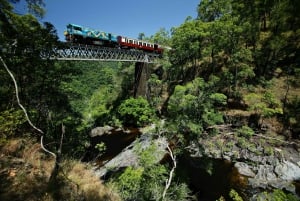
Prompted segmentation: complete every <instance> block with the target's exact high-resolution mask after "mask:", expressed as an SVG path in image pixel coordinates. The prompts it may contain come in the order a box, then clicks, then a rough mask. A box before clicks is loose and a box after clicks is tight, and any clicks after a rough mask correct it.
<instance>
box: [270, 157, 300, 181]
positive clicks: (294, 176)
mask: <svg viewBox="0 0 300 201" xmlns="http://www.w3.org/2000/svg"><path fill="white" fill-rule="evenodd" d="M275 173H276V174H277V175H278V177H279V178H281V179H283V180H288V181H293V180H299V179H300V167H299V166H298V165H296V164H294V163H291V162H289V161H283V162H282V163H280V164H279V165H277V166H276V167H275Z"/></svg>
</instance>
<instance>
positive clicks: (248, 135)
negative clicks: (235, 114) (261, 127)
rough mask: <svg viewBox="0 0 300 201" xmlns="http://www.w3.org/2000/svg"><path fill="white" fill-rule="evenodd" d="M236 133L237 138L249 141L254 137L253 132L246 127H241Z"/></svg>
mask: <svg viewBox="0 0 300 201" xmlns="http://www.w3.org/2000/svg"><path fill="white" fill-rule="evenodd" d="M237 133H238V135H239V136H241V137H245V138H247V139H250V138H251V137H252V136H253V135H254V131H253V130H252V128H250V127H248V126H242V127H241V128H239V129H237Z"/></svg>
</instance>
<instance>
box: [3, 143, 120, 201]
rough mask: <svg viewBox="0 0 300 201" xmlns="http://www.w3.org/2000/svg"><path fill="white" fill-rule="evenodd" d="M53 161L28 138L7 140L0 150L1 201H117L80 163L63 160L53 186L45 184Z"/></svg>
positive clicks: (116, 197)
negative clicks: (60, 171)
mask: <svg viewBox="0 0 300 201" xmlns="http://www.w3.org/2000/svg"><path fill="white" fill-rule="evenodd" d="M54 162H55V161H54V159H53V157H51V156H49V155H46V154H45V153H44V152H43V151H42V150H41V149H40V145H39V143H36V142H34V141H32V140H29V139H26V140H24V139H12V140H9V141H8V142H7V143H6V144H5V145H4V146H3V147H2V148H1V150H0V200H2V201H6V200H9V201H11V200H22V201H54V200H73V201H77V200H78V201H79V200H80V201H82V200H86V201H96V200H97V201H118V200H120V199H119V197H118V196H117V195H116V194H114V193H113V192H112V191H111V190H110V189H109V188H108V187H106V186H105V185H103V184H102V183H101V181H100V179H99V178H97V177H96V176H95V175H94V174H93V172H92V170H90V169H89V167H88V166H87V165H85V164H83V163H81V162H79V161H74V160H73V161H68V160H65V161H64V162H63V163H62V164H61V168H62V173H61V174H60V175H59V177H58V182H57V183H56V184H55V186H53V185H52V184H50V183H49V182H48V181H49V177H50V174H51V171H52V169H53V167H54Z"/></svg>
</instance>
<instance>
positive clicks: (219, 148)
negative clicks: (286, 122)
mask: <svg viewBox="0 0 300 201" xmlns="http://www.w3.org/2000/svg"><path fill="white" fill-rule="evenodd" d="M188 150H189V152H190V155H191V157H195V158H201V157H205V158H211V159H225V160H229V161H231V162H232V163H234V167H235V168H236V169H237V171H238V173H239V174H240V175H242V176H244V177H245V178H247V181H248V182H247V183H248V187H249V188H250V189H252V191H251V192H259V191H260V189H264V190H269V189H273V188H279V189H283V190H286V191H289V192H291V193H293V194H297V191H298V193H299V189H296V185H294V182H295V181H299V180H300V154H299V151H300V144H297V143H295V142H286V141H283V140H280V139H278V140H275V138H268V137H267V136H263V135H255V136H252V137H251V138H249V139H248V138H243V137H241V136H239V137H238V136H237V135H235V134H234V133H233V132H231V133H230V132H228V133H221V134H219V135H217V136H214V137H208V138H206V139H203V138H202V139H201V140H200V141H199V142H198V143H195V144H193V145H191V146H190V147H189V149H188ZM298 196H299V195H298Z"/></svg>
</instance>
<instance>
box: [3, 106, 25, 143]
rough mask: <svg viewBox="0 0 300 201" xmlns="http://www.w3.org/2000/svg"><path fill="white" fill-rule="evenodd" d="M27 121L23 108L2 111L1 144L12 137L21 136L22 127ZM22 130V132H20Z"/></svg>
mask: <svg viewBox="0 0 300 201" xmlns="http://www.w3.org/2000/svg"><path fill="white" fill-rule="evenodd" d="M25 122H26V119H25V116H24V112H23V111H22V110H13V109H11V110H5V111H3V112H1V113H0V145H1V144H2V143H4V142H5V141H6V139H8V138H10V137H17V136H21V135H22V133H21V131H20V129H21V128H22V126H23V124H24V123H25ZM18 132H20V133H18Z"/></svg>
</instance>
